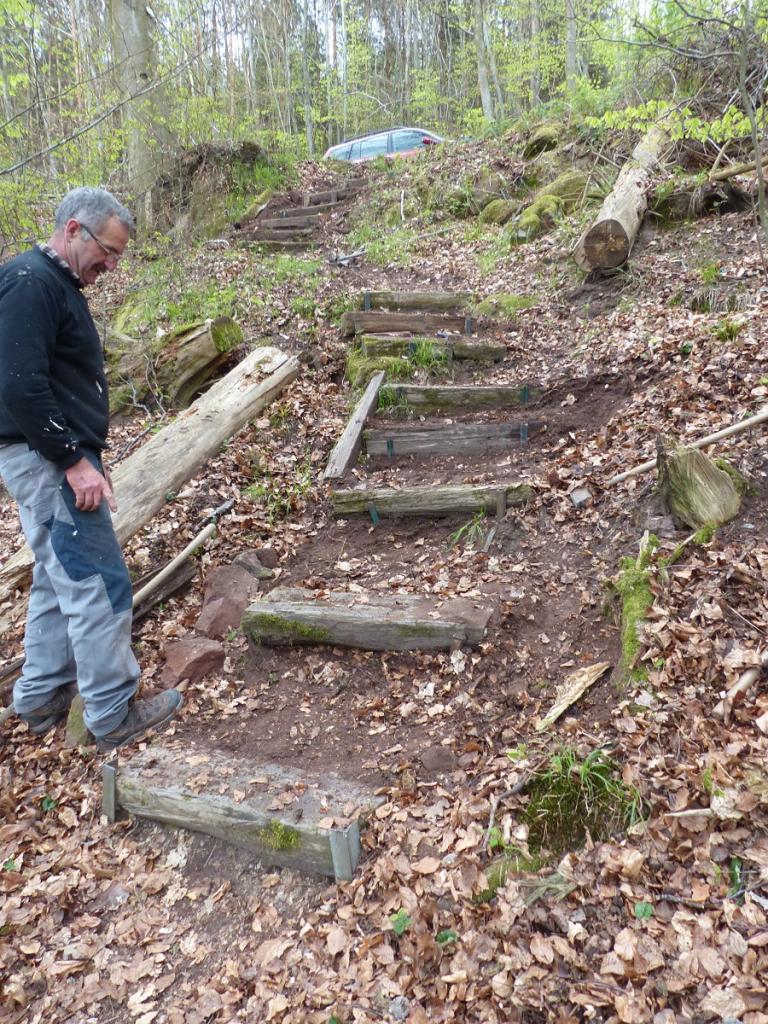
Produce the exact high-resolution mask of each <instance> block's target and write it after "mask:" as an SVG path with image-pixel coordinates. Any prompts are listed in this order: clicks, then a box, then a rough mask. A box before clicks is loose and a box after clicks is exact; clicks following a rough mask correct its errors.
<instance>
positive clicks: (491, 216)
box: [478, 199, 520, 224]
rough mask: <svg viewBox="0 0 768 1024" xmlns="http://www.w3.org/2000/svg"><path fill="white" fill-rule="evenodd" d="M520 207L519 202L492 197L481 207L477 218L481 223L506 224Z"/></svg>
mask: <svg viewBox="0 0 768 1024" xmlns="http://www.w3.org/2000/svg"><path fill="white" fill-rule="evenodd" d="M519 209H520V203H519V202H514V201H512V200H510V199H492V200H491V202H490V203H488V205H487V206H485V207H483V209H482V210H481V212H480V216H479V217H478V220H479V221H480V223H481V224H506V223H507V221H508V220H509V219H510V217H513V216H514V215H515V214H516V213H517V211H518V210H519Z"/></svg>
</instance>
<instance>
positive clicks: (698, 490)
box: [656, 437, 741, 530]
mask: <svg viewBox="0 0 768 1024" xmlns="http://www.w3.org/2000/svg"><path fill="white" fill-rule="evenodd" d="M656 461H657V465H658V470H659V491H660V493H661V495H662V497H663V498H664V501H665V503H666V505H667V508H668V509H669V511H670V512H671V513H672V515H673V516H674V517H675V519H676V520H679V521H680V522H682V523H684V524H685V525H686V526H689V527H690V528H691V529H692V530H700V529H701V528H702V527H704V526H715V527H717V526H722V525H723V524H724V523H727V522H729V521H730V520H731V519H733V518H734V516H736V515H738V513H739V509H740V508H741V495H740V494H739V490H738V488H737V486H736V484H735V483H734V480H733V478H732V476H731V474H730V473H728V472H726V471H725V470H723V469H719V468H718V467H717V466H716V465H715V463H714V462H713V461H712V459H710V458H709V456H708V455H705V454H704V452H702V451H699V449H698V448H684V447H678V446H677V445H676V444H675V443H674V442H673V441H672V440H670V439H669V438H663V437H662V438H659V441H658V444H657V460H656Z"/></svg>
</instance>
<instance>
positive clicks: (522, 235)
mask: <svg viewBox="0 0 768 1024" xmlns="http://www.w3.org/2000/svg"><path fill="white" fill-rule="evenodd" d="M564 208H565V204H564V203H563V200H562V199H560V198H559V197H558V196H550V195H544V196H539V197H537V198H536V199H534V201H533V202H532V203H531V205H530V206H526V208H525V209H524V210H523V212H522V213H521V214H520V217H519V218H518V220H517V223H516V225H515V231H514V232H513V235H512V237H513V240H515V241H528V240H530V239H532V238H536V237H537V236H538V235H541V234H543V233H544V232H545V231H547V230H548V229H549V228H551V227H552V225H553V224H554V223H555V221H556V220H557V219H558V218H559V217H560V215H561V213H562V212H563V210H564Z"/></svg>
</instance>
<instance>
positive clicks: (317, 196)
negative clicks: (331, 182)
mask: <svg viewBox="0 0 768 1024" xmlns="http://www.w3.org/2000/svg"><path fill="white" fill-rule="evenodd" d="M367 187H368V180H367V178H350V179H349V180H348V181H345V182H344V183H343V184H342V185H337V186H336V188H329V189H325V191H323V192H306V193H305V194H304V205H305V206H317V205H318V204H320V203H331V204H335V203H338V202H340V201H341V200H342V199H349V198H351V197H352V196H356V195H357V194H358V193H359V192H362V190H363V189H365V188H367Z"/></svg>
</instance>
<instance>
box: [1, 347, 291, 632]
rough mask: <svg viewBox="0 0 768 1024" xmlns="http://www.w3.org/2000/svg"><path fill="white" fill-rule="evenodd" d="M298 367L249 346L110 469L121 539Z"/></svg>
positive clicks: (5, 621) (22, 606) (10, 564)
mask: <svg viewBox="0 0 768 1024" xmlns="http://www.w3.org/2000/svg"><path fill="white" fill-rule="evenodd" d="M298 372H299V362H298V360H297V359H295V358H294V357H293V356H290V357H289V356H287V355H286V354H285V353H284V352H281V351H280V349H277V348H273V347H271V346H264V347H263V348H257V349H256V350H255V351H254V352H252V353H251V354H250V355H249V356H247V357H246V358H245V359H244V360H243V361H242V362H241V363H239V364H238V365H237V366H236V367H235V368H234V370H231V371H230V372H229V373H228V374H227V375H226V377H223V378H222V379H221V380H220V381H218V382H217V383H216V384H214V385H213V387H212V388H210V390H209V391H207V392H206V393H205V394H204V395H202V396H201V397H200V398H198V399H197V401H196V402H194V403H193V404H192V405H191V406H190V407H189V409H187V410H186V411H185V412H183V413H181V414H180V415H179V416H177V417H176V419H175V420H174V421H173V422H172V423H170V424H169V425H168V426H167V427H165V428H164V429H163V430H161V431H160V432H159V433H158V434H155V435H154V437H152V438H151V439H150V440H149V441H148V442H147V443H146V444H145V445H144V446H143V447H142V448H140V449H139V450H138V451H137V452H135V453H134V454H133V455H131V456H130V457H129V458H127V459H126V460H125V462H122V463H121V464H120V465H119V466H117V468H116V469H115V471H114V472H113V474H112V481H113V484H114V490H115V496H116V500H117V504H118V511H117V513H116V514H115V517H114V524H115V532H116V533H117V537H118V540H119V541H120V543H121V544H125V542H126V541H127V540H130V538H131V537H133V535H134V534H135V533H137V532H138V531H139V530H140V529H141V528H142V527H143V526H145V525H146V524H147V523H148V522H149V521H150V520H151V519H152V516H153V515H154V514H155V512H157V510H158V509H159V508H161V507H162V505H163V503H164V502H165V500H166V499H165V495H166V493H167V492H168V491H176V490H178V488H179V487H180V486H181V485H182V484H183V483H185V482H186V481H187V480H189V478H190V477H191V476H192V475H193V474H194V473H196V472H197V470H198V469H199V468H200V467H201V466H202V465H203V463H205V461H206V460H207V459H209V458H210V457H211V455H213V454H214V452H216V451H218V449H219V446H220V445H221V443H222V442H223V441H224V440H225V438H227V437H231V436H232V435H233V434H236V433H237V431H238V430H240V429H241V428H242V427H243V426H244V425H245V424H246V423H247V422H248V421H249V420H250V419H252V418H253V417H254V416H256V414H257V413H259V412H260V411H261V410H262V409H263V408H264V407H265V406H266V405H268V404H269V403H270V402H271V401H272V399H273V398H274V397H275V396H276V395H278V394H279V393H280V392H281V391H282V389H283V388H284V387H285V386H286V384H288V383H290V381H292V380H293V379H294V378H295V377H296V376H298ZM33 561H34V559H33V557H32V552H31V551H30V550H29V548H28V547H27V546H26V545H25V546H24V547H23V548H22V549H21V550H20V551H18V552H17V553H16V554H15V555H14V556H13V557H12V558H9V559H8V561H7V562H6V563H5V564H4V565H3V566H2V567H0V605H1V604H2V603H3V602H5V601H8V600H10V599H11V598H12V597H13V593H14V591H15V590H17V589H23V590H26V589H27V587H28V586H29V582H30V576H31V570H32V564H33ZM25 610H26V600H24V601H20V600H16V601H15V602H14V606H13V608H12V610H11V611H10V612H9V613H8V615H7V616H5V617H2V618H0V636H2V635H4V633H5V632H6V631H7V630H8V628H9V627H10V626H11V625H12V624H13V623H14V622H15V621H18V619H19V618H20V617H21V616H23V615H24V613H25Z"/></svg>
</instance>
